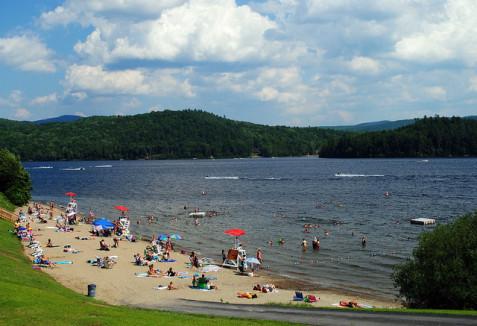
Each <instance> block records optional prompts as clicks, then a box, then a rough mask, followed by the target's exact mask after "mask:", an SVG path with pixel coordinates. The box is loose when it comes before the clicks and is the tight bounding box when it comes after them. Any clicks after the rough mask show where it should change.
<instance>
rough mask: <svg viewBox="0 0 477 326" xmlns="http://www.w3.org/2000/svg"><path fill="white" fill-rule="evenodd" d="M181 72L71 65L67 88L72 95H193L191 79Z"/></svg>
mask: <svg viewBox="0 0 477 326" xmlns="http://www.w3.org/2000/svg"><path fill="white" fill-rule="evenodd" d="M180 74H181V71H177V70H174V69H159V70H155V71H148V70H142V69H127V70H118V71H108V70H105V69H104V68H103V67H102V66H88V65H72V66H70V67H69V68H68V69H67V71H66V76H65V87H66V88H67V89H68V92H69V93H71V94H83V93H87V92H91V93H95V94H123V95H154V96H164V95H167V94H179V95H183V96H188V97H190V96H194V91H193V88H192V86H191V85H190V83H189V81H188V79H187V78H183V76H180ZM181 78H182V80H181ZM82 92H83V93H82Z"/></svg>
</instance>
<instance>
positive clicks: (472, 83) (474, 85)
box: [469, 76, 477, 92]
mask: <svg viewBox="0 0 477 326" xmlns="http://www.w3.org/2000/svg"><path fill="white" fill-rule="evenodd" d="M469 89H470V90H471V91H474V92H477V76H471V77H470V79H469Z"/></svg>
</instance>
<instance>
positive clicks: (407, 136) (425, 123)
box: [320, 117, 477, 158]
mask: <svg viewBox="0 0 477 326" xmlns="http://www.w3.org/2000/svg"><path fill="white" fill-rule="evenodd" d="M320 156H321V157H347V158H353V157H364V158H366V157H452V156H477V121H476V120H471V119H463V118H457V117H452V118H442V117H432V118H428V117H424V118H423V119H417V120H416V123H414V124H412V125H409V126H406V127H402V128H399V129H396V130H389V131H381V132H368V133H347V134H343V136H342V137H340V138H338V139H330V140H329V141H328V143H327V144H326V145H324V146H323V148H322V149H321V150H320Z"/></svg>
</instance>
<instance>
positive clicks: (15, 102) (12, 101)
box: [0, 89, 23, 107]
mask: <svg viewBox="0 0 477 326" xmlns="http://www.w3.org/2000/svg"><path fill="white" fill-rule="evenodd" d="M22 101H23V93H22V92H21V91H20V90H18V89H14V90H13V91H11V92H10V94H9V95H8V97H6V98H2V97H0V105H2V106H9V107H16V106H19V105H20V104H21V103H22Z"/></svg>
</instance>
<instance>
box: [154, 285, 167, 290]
mask: <svg viewBox="0 0 477 326" xmlns="http://www.w3.org/2000/svg"><path fill="white" fill-rule="evenodd" d="M166 289H167V285H158V286H156V287H155V288H154V290H166Z"/></svg>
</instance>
